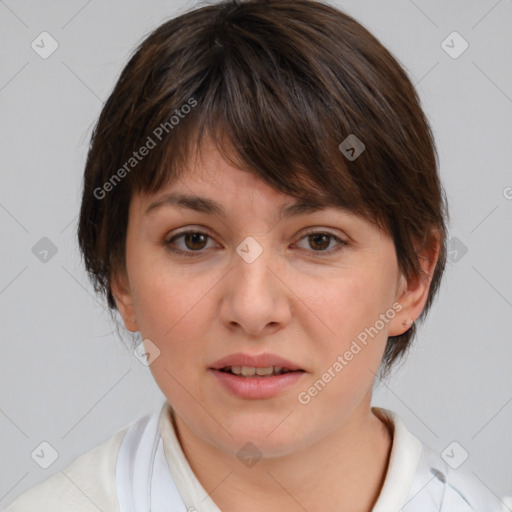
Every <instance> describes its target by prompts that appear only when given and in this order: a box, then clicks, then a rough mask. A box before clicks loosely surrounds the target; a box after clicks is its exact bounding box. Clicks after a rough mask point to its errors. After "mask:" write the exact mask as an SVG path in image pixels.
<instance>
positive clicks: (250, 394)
mask: <svg viewBox="0 0 512 512" xmlns="http://www.w3.org/2000/svg"><path fill="white" fill-rule="evenodd" d="M225 366H229V365H225ZM269 366H271V365H269ZM208 371H209V372H211V373H212V374H213V375H214V376H215V378H216V379H218V380H217V381H218V382H220V383H221V384H222V385H223V386H224V388H225V389H227V391H229V392H230V393H231V394H233V395H235V396H237V397H239V398H252V399H258V398H260V399H261V398H272V397H274V396H276V395H278V394H279V393H281V392H282V391H283V390H284V389H286V388H289V387H290V386H293V385H294V384H296V383H297V382H298V381H299V380H300V379H301V378H302V376H303V375H305V373H306V372H305V371H294V372H290V373H283V374H282V375H273V376H271V377H242V376H241V375H233V374H232V373H227V372H223V371H221V370H215V369H213V368H210V369H209V370H208Z"/></svg>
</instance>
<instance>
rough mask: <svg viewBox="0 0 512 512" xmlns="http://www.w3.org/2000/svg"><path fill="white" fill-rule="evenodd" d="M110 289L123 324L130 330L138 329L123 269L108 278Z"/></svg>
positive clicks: (135, 330) (126, 277)
mask: <svg viewBox="0 0 512 512" xmlns="http://www.w3.org/2000/svg"><path fill="white" fill-rule="evenodd" d="M110 289H111V291H112V295H113V296H114V299H115V301H116V305H117V309H118V310H119V312H120V313H121V316H122V317H123V321H124V326H125V327H126V329H128V330H129V331H130V332H137V331H138V330H139V328H138V325H137V317H136V315H135V310H134V307H133V299H132V295H131V292H130V284H129V281H128V276H127V275H126V272H125V271H124V270H122V271H119V272H117V273H115V274H113V275H112V277H111V280H110Z"/></svg>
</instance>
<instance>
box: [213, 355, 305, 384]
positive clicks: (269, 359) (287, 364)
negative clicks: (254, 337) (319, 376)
mask: <svg viewBox="0 0 512 512" xmlns="http://www.w3.org/2000/svg"><path fill="white" fill-rule="evenodd" d="M226 366H249V367H251V368H267V367H269V366H281V367H282V368H286V369H287V370H303V371H305V370H304V368H301V367H300V366H299V365H297V364H295V363H294V362H292V361H288V360H287V359H284V358H282V357H279V356H277V355H275V354H269V353H264V354H259V355H250V354H244V353H242V352H238V353H236V354H231V355H229V356H226V357H223V358H222V359H219V360H218V361H215V363H213V364H212V365H211V366H210V369H212V370H220V369H221V368H225V367H226ZM245 378H247V377H245Z"/></svg>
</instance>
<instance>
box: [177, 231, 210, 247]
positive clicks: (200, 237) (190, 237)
mask: <svg viewBox="0 0 512 512" xmlns="http://www.w3.org/2000/svg"><path fill="white" fill-rule="evenodd" d="M183 237H184V238H183V240H184V242H185V245H186V247H187V249H191V250H195V251H197V250H200V249H204V246H205V243H206V239H207V238H208V235H205V234H204V233H198V232H189V233H183Z"/></svg>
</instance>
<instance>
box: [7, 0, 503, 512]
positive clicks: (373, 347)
mask: <svg viewBox="0 0 512 512" xmlns="http://www.w3.org/2000/svg"><path fill="white" fill-rule="evenodd" d="M446 218H447V212H446V200H445V197H444V192H443V189H442V186H441V184H440V181H439V176H438V171H437V158H436V151H435V146H434V142H433V137H432V134H431V131H430V128H429V125H428V122H427V120H426V118H425V115H424V113H423V111H422V109H421V107H420V103H419V100H418V97H417V95H416V92H415V90H414V88H413V86H412V84H411V82H410V80H409V78H408V77H407V75H406V73H405V72H404V70H403V69H402V68H401V66H400V65H399V64H398V63H397V61H396V60H395V59H394V58H393V56H392V55H391V54H390V53H389V52H388V51H387V50H386V49H385V48H384V47H383V46H382V45H381V44H380V43H379V42H378V41H377V40H376V39H375V37H373V36H372V35H371V34H370V33H369V32H368V31H367V30H366V29H364V28H363V27H362V26H361V25H360V24H359V23H357V22H356V21H355V20H354V19H352V18H351V17H349V16H347V15H346V14H344V13H343V12H341V11H339V10H337V9H335V8H333V7H331V6H328V5H326V4H323V3H320V2H314V1H309V0H298V1H297V0H293V1H292V0H283V1H277V0H271V1H262V0H251V1H246V2H237V1H226V2H221V3H218V4H216V5H211V6H205V7H201V8H198V9H195V10H192V11H190V12H188V13H185V14H183V15H181V16H179V17H177V18H175V19H172V20H170V21H168V22H166V23H164V24H163V25H161V26H160V27H159V28H157V29H156V30H155V31H154V32H153V33H152V34H151V35H150V36H149V37H148V38H147V39H146V40H145V41H144V42H143V43H142V44H141V45H140V47H139V48H138V49H137V51H136V53H135V54H134V56H133V57H132V58H131V60H130V62H129V63H128V65H127V66H126V67H125V69H124V70H123V72H122V74H121V76H120V78H119V81H118V82H117V85H116V87H115V89H114V91H113V93H112V94H111V96H110V97H109V99H108V101H107V102H106V104H105V106H104V108H103V111H102V113H101V115H100V118H99V121H98V123H97V126H96V128H95V131H94V134H93V137H92V141H91V147H90V151H89V154H88V159H87V164H86V169H85V173H84V190H83V198H82V206H81V213H80V222H79V231H78V239H79V244H80V249H81V251H82V253H83V256H84V261H85V265H86V268H87V271H88V272H89V274H90V276H91V278H92V281H93V283H94V285H95V287H96V289H97V291H98V292H100V293H102V294H104V296H105V297H106V299H107V302H108V305H109V306H110V308H112V310H113V311H119V313H120V315H121V316H122V319H123V321H124V324H125V326H126V328H127V329H128V330H129V331H131V332H140V334H141V336H142V339H143V340H144V341H143V343H141V344H140V345H138V346H137V347H135V351H136V354H137V356H138V357H139V358H141V360H143V361H145V363H146V364H147V365H148V366H149V367H150V369H151V372H152V374H153V376H154V378H155V380H156V382H157V384H158V385H159V387H160V389H161V390H162V392H163V393H164V395H165V397H166V401H165V403H164V404H163V406H162V408H161V409H160V410H158V411H155V412H154V413H153V414H150V415H147V416H145V417H144V418H141V419H140V420H137V421H135V422H133V423H132V424H131V425H130V426H129V427H128V428H125V429H123V430H121V431H119V432H117V433H116V434H115V435H114V436H112V437H111V438H110V439H109V440H108V441H107V442H106V443H104V444H103V445H100V446H98V447H96V448H95V449H94V450H91V451H90V452H88V453H86V454H84V455H83V456H82V457H80V458H79V459H77V460H76V461H75V462H74V463H73V464H72V465H70V466H69V467H68V468H66V469H65V470H64V471H63V472H61V473H59V474H57V475H54V476H53V477H51V478H50V479H48V480H47V481H45V482H43V483H42V484H39V485H38V486H36V487H35V488H33V489H31V490H30V491H28V492H27V493H25V494H24V495H22V496H21V497H20V498H19V499H18V500H16V501H15V503H14V504H12V505H11V507H9V509H8V511H10V512H18V511H21V510H28V509H37V510H52V511H56V510H80V511H82V510H89V509H91V510H92V509H98V508H99V509H101V510H103V511H111V510H112V511H113V510H116V511H117V510H119V511H121V512H128V511H135V510H137V511H139V510H141V511H142V510H151V511H160V510H164V509H165V510H172V511H178V510H180V511H181V510H183V511H185V510H187V511H193V510H198V511H220V510H222V511H224V512H226V511H238V510H244V511H245V512H251V511H256V510H258V511H260V510H265V511H274V510H275V511H277V510H279V511H282V510H286V511H295V510H307V511H310V512H312V511H320V510H329V511H335V510H347V511H354V512H355V511H359V512H368V511H374V512H389V511H394V510H403V511H408V512H412V511H414V512H423V511H425V512H427V511H429V512H430V511H444V512H448V511H449V512H454V511H457V512H462V511H469V510H478V511H482V512H484V511H485V512H492V511H498V510H500V502H499V500H497V499H496V497H494V496H493V495H492V494H491V493H489V491H487V489H485V487H483V486H482V485H481V484H480V483H479V482H478V481H476V480H475V479H472V478H470V477H469V476H468V475H464V474H462V473H461V472H460V471H457V472H455V471H454V470H452V469H451V467H450V466H449V465H448V464H446V462H445V461H444V460H443V459H442V458H441V456H440V455H439V454H437V453H436V452H434V451H433V450H432V449H430V448H429V447H428V446H426V445H424V444H423V443H421V441H419V440H418V439H417V438H416V437H415V436H414V435H413V434H412V433H411V432H409V431H408V430H407V428H406V427H405V425H404V424H403V423H402V421H401V420H400V418H399V417H398V416H397V415H396V414H394V413H393V412H391V411H388V410H385V409H381V408H375V407H371V397H372V388H373V384H374V382H375V380H376V378H378V377H379V378H380V377H385V376H387V375H388V374H389V372H390V370H391V368H392V366H393V364H395V363H396V362H397V361H399V360H400V359H401V358H402V357H403V356H404V355H405V354H406V351H407V349H408V347H409V345H410V343H411V341H412V339H413V338H414V335H415V322H417V321H421V320H423V319H424V318H425V316H426V314H427V312H428V310H429V309H430V307H431V305H432V301H433V299H434V297H435V294H436V293H437V290H438V288H439V285H440V281H441V277H442V274H443V270H444V265H445V259H446Z"/></svg>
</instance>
